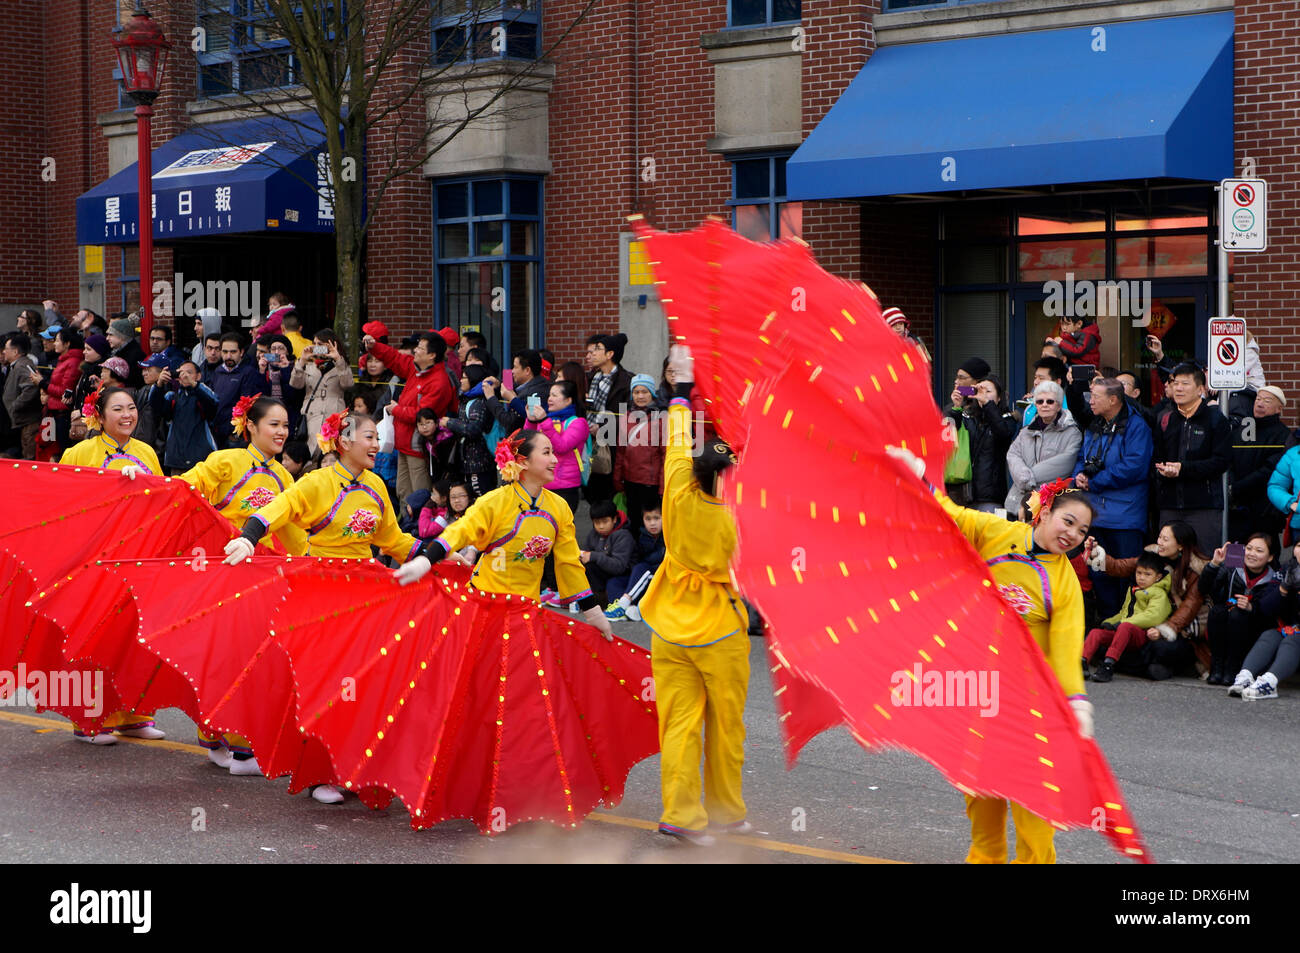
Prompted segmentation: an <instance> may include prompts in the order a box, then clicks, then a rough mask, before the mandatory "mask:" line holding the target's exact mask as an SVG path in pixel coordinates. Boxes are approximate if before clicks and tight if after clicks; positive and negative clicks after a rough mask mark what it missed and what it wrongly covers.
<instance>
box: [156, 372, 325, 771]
mask: <svg viewBox="0 0 1300 953" xmlns="http://www.w3.org/2000/svg"><path fill="white" fill-rule="evenodd" d="M231 422H232V424H233V425H234V431H235V433H236V434H237V435H238V436H240V437H242V438H244V439H246V440H247V441H248V446H247V447H236V448H231V449H230V450H218V451H216V452H215V453H211V454H208V456H207V458H206V459H204V460H202V461H200V462H199V463H198V464H197V465H195V466H194V467H193V468H191V469H190V470H188V471H187V472H185V473H183V474H182V475H181V476H180V479H182V480H184V481H185V482H186V483H188V484H189V485H190V486H191V487H193V488H194V489H195V491H197V492H198V493H199V494H200V495H201V496H202V497H203V498H204V499H206V500H207V501H208V502H209V503H211V504H212V505H213V507H215V508H216V510H217V512H218V513H220V514H221V515H222V516H224V517H225V518H226V519H228V520H229V521H230V522H231V523H232V524H234V526H235V527H236V528H241V527H242V526H243V525H244V520H245V519H247V518H248V517H249V516H250V515H251V514H252V513H254V512H256V511H257V510H259V509H261V508H262V507H263V506H266V505H267V504H268V503H270V502H271V501H272V500H274V499H275V498H276V497H277V496H279V495H280V494H281V493H283V492H284V491H285V490H286V489H287V488H288V487H290V486H292V485H293V477H291V476H290V475H289V471H288V470H286V469H285V468H284V467H283V466H281V465H280V463H279V462H278V461H276V459H275V457H276V455H277V454H278V453H279V452H280V451H281V450H283V449H284V442H285V441H286V440H287V439H289V411H288V410H286V409H285V406H284V404H282V403H280V401H278V400H275V399H273V398H270V397H263V396H261V395H260V394H258V395H257V396H256V397H244V398H241V399H240V401H239V403H237V404H236V405H235V409H234V411H233V412H232V413H231ZM276 538H277V539H279V540H280V542H281V544H282V545H283V546H284V549H285V551H286V552H288V553H289V554H290V555H291V556H301V555H303V554H304V553H305V552H306V550H307V533H306V531H305V530H303V529H301V528H299V527H298V526H295V525H293V524H288V525H286V526H284V527H283V528H281V529H280V531H279V532H278V533H277V534H276ZM266 542H267V541H266V540H263V545H265V544H266ZM199 744H200V745H202V746H203V747H204V748H207V749H208V758H209V759H211V761H212V763H213V764H215V765H217V766H218V767H222V768H229V769H230V773H231V774H235V775H258V776H260V775H261V773H262V771H261V768H259V767H258V764H257V759H256V758H254V757H253V749H252V748H251V747H250V746H249V743H248V739H247V738H244V737H243V736H242V735H236V734H225V735H219V736H218V735H209V734H207V733H205V732H204V731H203V730H202V729H199Z"/></svg>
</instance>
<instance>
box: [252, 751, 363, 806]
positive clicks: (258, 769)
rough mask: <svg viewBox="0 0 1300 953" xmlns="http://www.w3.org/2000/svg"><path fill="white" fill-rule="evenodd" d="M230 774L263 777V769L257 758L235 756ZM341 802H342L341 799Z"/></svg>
mask: <svg viewBox="0 0 1300 953" xmlns="http://www.w3.org/2000/svg"><path fill="white" fill-rule="evenodd" d="M230 773H231V774H234V775H242V776H245V777H250V778H252V777H257V778H260V777H262V769H261V767H260V766H259V765H258V763H257V759H256V758H243V759H240V758H236V757H234V756H233V755H232V756H231V758H230ZM339 800H342V798H340V799H339Z"/></svg>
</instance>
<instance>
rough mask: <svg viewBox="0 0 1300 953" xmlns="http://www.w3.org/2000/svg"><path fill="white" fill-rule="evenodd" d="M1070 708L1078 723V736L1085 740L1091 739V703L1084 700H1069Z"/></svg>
mask: <svg viewBox="0 0 1300 953" xmlns="http://www.w3.org/2000/svg"><path fill="white" fill-rule="evenodd" d="M1070 707H1071V708H1073V709H1074V717H1075V718H1076V719H1078V722H1079V734H1081V735H1083V737H1085V738H1091V737H1092V702H1090V701H1088V699H1086V698H1071V699H1070Z"/></svg>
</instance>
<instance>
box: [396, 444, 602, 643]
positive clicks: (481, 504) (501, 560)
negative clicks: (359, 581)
mask: <svg viewBox="0 0 1300 953" xmlns="http://www.w3.org/2000/svg"><path fill="white" fill-rule="evenodd" d="M496 460H497V470H498V472H499V473H500V474H501V480H502V482H503V485H502V486H499V487H497V488H496V489H495V490H491V491H489V492H487V493H485V494H483V495H482V496H481V497H479V498H478V499H477V500H476V501H475V502H474V505H473V506H471V507H470V508H469V509H468V510H466V511H465V515H464V516H462V517H461V518H460V519H458V520H456V522H454V523H452V524H451V525H450V526H448V527H447V528H446V529H445V530H443V531H442V534H441V535H439V536H437V537H436V538H435V539H433V540H431V541H430V544H429V547H428V550H427V555H421V556H418V557H416V558H415V559H413V560H411V561H410V562H409V563H407V564H406V565H404V566H401V567H399V568H398V569H397V570H396V576H397V579H398V581H399V582H401V583H402V585H406V584H407V583H411V582H415V581H416V580H417V579H420V578H421V577H422V576H424V574H425V573H427V572H428V571H429V568H430V566H431V565H432V563H433V562H437V561H439V560H441V559H444V558H446V557H447V555H448V553H455V552H457V551H458V550H460V549H463V548H464V547H466V546H473V547H474V548H475V549H477V550H479V551H480V552H481V553H483V556H482V558H480V559H479V561H478V565H477V567H476V568H475V570H474V575H473V577H472V578H471V579H470V582H471V583H472V584H473V585H474V586H475V588H478V589H482V590H483V591H484V592H508V593H514V594H515V595H520V596H527V597H528V598H531V599H536V598H537V597H538V595H539V590H540V587H541V582H542V569H543V568H544V567H545V565H546V556H547V554H548V553H550V552H551V551H552V550H554V552H555V579H556V583H557V588H558V589H559V592H560V601H561V602H562V603H564V604H565V605H568V604H569V603H571V602H576V603H578V606H579V608H581V609H582V611H583V618H585V619H586V620H587V621H588V622H589V623H591V624H592V625H593V626H595V627H596V628H597V629H599V630H600V632H601V634H602V635H604V636H605V638H606V639H610V640H611V641H612V640H613V637H614V635H613V631H612V630H611V629H610V627H609V620H608V619H606V618H605V611H604V609H602V608H601V606H600V605H599V604H598V603H597V601H596V597H595V596H594V595H593V594H592V591H591V586H590V585H589V584H588V582H587V571H586V570H585V569H584V568H583V565H582V557H581V550H580V549H579V548H578V537H577V533H576V531H575V530H574V527H573V511H572V510H571V509H569V504H568V503H566V502H565V501H564V499H563V497H561V496H559V495H558V494H555V493H552V492H551V491H550V490H548V489H546V487H547V485H548V484H549V483H551V481H553V480H554V479H555V467H556V464H557V463H558V462H559V461H558V459H557V458H556V456H555V448H554V447H552V446H551V441H550V438H549V437H547V436H546V435H545V434H544V433H542V432H541V431H538V430H520V431H515V433H513V434H511V435H510V436H509V437H507V438H506V439H504V440H502V441H501V442H500V443H499V444H498V445H497V455H496ZM451 558H452V559H455V560H458V561H460V562H464V560H462V559H460V557H459V556H452V557H451Z"/></svg>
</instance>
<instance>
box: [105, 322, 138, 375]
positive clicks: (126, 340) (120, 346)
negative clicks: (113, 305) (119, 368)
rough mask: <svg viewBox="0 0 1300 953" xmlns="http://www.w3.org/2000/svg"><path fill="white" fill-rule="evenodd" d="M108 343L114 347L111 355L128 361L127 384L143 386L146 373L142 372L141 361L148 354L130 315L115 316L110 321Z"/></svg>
mask: <svg viewBox="0 0 1300 953" xmlns="http://www.w3.org/2000/svg"><path fill="white" fill-rule="evenodd" d="M108 344H109V347H110V348H111V349H112V353H111V354H110V355H109V356H110V357H120V358H121V359H122V360H123V361H125V362H126V367H127V374H128V376H127V385H128V386H129V387H133V388H135V387H143V386H144V375H143V374H142V373H140V362H141V361H143V360H144V359H145V357H146V356H147V355H146V354H145V353H144V348H143V347H141V346H140V342H139V341H138V340H136V337H135V322H134V321H132V319H131V318H129V317H120V318H115V319H114V320H112V321H110V322H109V323H108Z"/></svg>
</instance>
